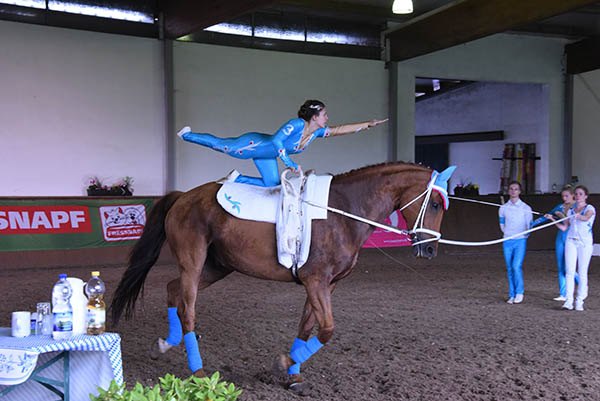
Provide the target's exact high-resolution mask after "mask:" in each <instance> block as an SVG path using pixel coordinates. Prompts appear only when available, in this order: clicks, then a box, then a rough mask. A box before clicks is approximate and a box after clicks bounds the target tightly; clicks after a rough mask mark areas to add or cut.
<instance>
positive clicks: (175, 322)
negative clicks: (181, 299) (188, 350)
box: [165, 308, 183, 345]
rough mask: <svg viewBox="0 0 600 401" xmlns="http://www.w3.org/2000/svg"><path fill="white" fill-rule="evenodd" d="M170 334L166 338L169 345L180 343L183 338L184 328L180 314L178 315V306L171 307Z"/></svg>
mask: <svg viewBox="0 0 600 401" xmlns="http://www.w3.org/2000/svg"><path fill="white" fill-rule="evenodd" d="M168 312H169V336H168V337H167V338H166V339H165V341H166V342H167V344H169V345H179V343H181V339H182V338H183V329H182V328H181V322H180V321H179V316H177V308H169V310H168Z"/></svg>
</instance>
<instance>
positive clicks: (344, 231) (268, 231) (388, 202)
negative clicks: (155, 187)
mask: <svg viewBox="0 0 600 401" xmlns="http://www.w3.org/2000/svg"><path fill="white" fill-rule="evenodd" d="M452 169H453V168H452ZM432 173H433V172H432V170H431V169H428V168H425V167H423V166H421V165H416V164H410V163H400V162H396V163H387V164H380V165H375V166H369V167H364V168H361V169H358V170H353V171H350V172H348V173H345V174H341V175H336V176H334V177H333V179H332V181H331V188H330V194H329V206H331V207H334V208H337V209H341V210H344V211H346V212H349V213H352V214H355V215H359V216H361V217H364V218H367V219H370V220H374V221H377V222H383V221H384V220H385V219H386V218H387V217H388V216H389V215H390V214H391V213H392V212H393V211H394V210H397V209H399V208H400V207H401V206H403V205H406V204H408V203H409V202H410V201H411V200H414V199H415V198H418V197H419V195H421V194H423V192H424V191H426V190H427V188H428V184H429V183H430V181H431V180H432ZM449 174H451V172H450V173H449ZM446 180H447V178H446ZM443 185H444V187H445V186H446V183H445V182H444V183H443ZM219 188H220V185H219V184H217V183H215V182H210V183H207V184H204V185H202V186H200V187H197V188H194V189H192V190H190V191H188V192H185V193H183V192H171V193H169V194H167V195H165V196H164V197H163V198H161V199H160V200H159V201H158V202H157V203H156V204H155V205H154V207H153V208H152V211H151V212H150V215H149V218H148V221H147V223H146V226H145V228H144V231H143V234H142V236H141V238H140V239H139V240H138V241H137V243H136V244H135V246H134V248H133V250H132V252H131V255H130V260H129V266H128V268H127V270H126V271H125V273H124V274H123V277H122V278H121V281H120V283H119V285H118V288H117V290H116V292H115V294H114V297H113V300H112V304H111V316H112V323H113V324H114V325H116V324H117V323H118V321H119V318H120V317H121V314H122V313H123V311H126V317H127V318H129V317H131V315H132V314H133V311H134V307H135V302H136V299H137V297H138V295H139V293H140V290H141V289H142V287H143V284H144V280H145V279H146V275H147V274H148V272H149V271H150V268H151V267H152V266H153V265H154V263H155V262H156V260H157V258H158V255H159V253H160V250H161V247H162V245H163V243H164V241H165V240H166V241H167V242H168V243H169V246H170V248H171V252H172V254H173V256H174V257H175V259H176V262H177V266H178V268H179V278H176V279H174V280H172V281H171V282H169V283H168V284H167V292H168V296H167V297H168V306H169V337H167V339H166V341H165V340H162V339H159V340H158V342H157V344H156V345H155V347H156V348H157V349H158V350H159V351H160V352H166V350H167V349H168V348H169V347H171V346H175V345H178V344H179V343H180V342H181V340H182V337H183V339H184V340H185V345H186V349H187V351H188V364H189V367H190V369H191V370H192V372H193V373H194V374H195V375H196V376H203V375H204V370H203V367H202V359H201V358H200V354H199V352H198V343H197V339H196V335H195V334H194V328H195V327H194V322H195V316H196V310H195V302H196V296H197V294H198V291H199V290H201V289H204V288H206V287H208V286H210V285H211V284H213V283H215V282H216V281H218V280H221V279H222V278H224V277H225V276H227V275H228V274H229V273H231V272H233V271H238V272H241V273H244V274H247V275H249V276H252V277H257V278H260V279H265V280H276V281H282V282H293V281H294V279H293V278H292V275H291V273H290V271H289V270H288V269H285V268H284V267H283V266H281V265H280V264H279V263H278V259H277V246H276V242H275V241H276V234H275V225H274V224H271V223H264V222H256V221H249V220H241V219H238V218H236V217H234V216H232V215H230V214H229V213H227V212H226V211H225V210H223V209H222V208H221V206H219V204H218V203H217V201H216V193H217V191H218V189H219ZM444 189H445V188H444ZM424 199H428V204H427V205H425V206H424V213H425V214H424V220H423V227H424V228H427V229H431V230H434V231H438V232H439V228H440V225H441V222H442V215H443V214H444V205H445V204H444V203H443V201H444V199H443V197H442V196H441V195H440V193H438V192H431V195H430V196H424V197H422V198H420V199H419V200H418V201H417V202H414V203H413V204H412V205H410V206H409V207H408V208H406V209H405V210H404V211H403V215H404V218H405V220H406V221H407V223H408V225H409V227H412V224H414V222H415V220H416V219H417V215H418V214H419V211H420V209H421V206H422V203H423V202H424ZM312 225H313V228H312V241H311V246H310V256H309V258H308V260H307V262H306V263H305V264H304V266H302V268H301V269H299V270H298V278H299V280H300V281H301V282H302V284H303V285H304V288H305V289H306V294H307V298H306V302H305V304H304V312H303V314H302V317H301V319H300V325H299V330H298V336H297V338H296V340H295V341H294V345H293V346H292V352H291V353H290V355H281V356H280V357H279V358H278V360H277V362H276V366H277V367H278V368H279V369H280V370H282V371H286V372H287V373H288V374H289V375H290V376H289V379H290V382H291V384H290V386H291V387H298V388H300V387H303V385H300V384H301V383H302V382H303V381H302V377H301V376H300V363H301V362H304V361H305V360H306V359H308V357H310V355H312V354H313V353H314V352H316V350H317V349H318V348H320V347H321V346H322V345H323V344H325V343H327V342H328V341H329V340H330V339H331V337H332V335H333V331H334V322H333V313H332V307H331V293H332V292H333V290H334V288H335V286H336V284H337V282H338V281H339V280H341V279H343V278H344V277H346V276H347V275H349V274H350V273H351V272H352V269H353V267H354V266H355V265H356V262H357V259H358V253H359V251H360V249H361V246H362V245H363V243H364V242H365V241H366V240H367V238H369V236H370V235H371V234H372V233H373V231H374V228H373V227H372V226H370V225H369V224H365V223H362V222H358V221H355V220H352V219H349V218H347V217H345V216H341V215H339V214H333V213H329V214H328V218H327V219H325V220H314V221H313V222H312ZM413 242H414V239H413ZM415 248H416V252H415V254H416V255H417V256H423V257H427V258H431V257H433V256H435V254H436V253H437V242H435V241H432V242H428V243H424V244H418V245H416V246H415ZM171 312H173V313H172V314H171ZM315 323H318V327H319V328H318V333H317V335H316V336H315V337H313V338H311V339H310V340H309V336H310V334H311V331H312V329H313V327H314V326H315ZM183 333H186V335H185V336H183ZM155 352H156V351H155Z"/></svg>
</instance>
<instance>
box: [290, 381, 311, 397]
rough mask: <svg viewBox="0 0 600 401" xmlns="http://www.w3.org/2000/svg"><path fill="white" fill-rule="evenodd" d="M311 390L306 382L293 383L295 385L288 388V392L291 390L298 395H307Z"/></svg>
mask: <svg viewBox="0 0 600 401" xmlns="http://www.w3.org/2000/svg"><path fill="white" fill-rule="evenodd" d="M309 389H310V386H309V385H308V383H306V382H304V381H299V382H293V383H290V385H289V386H288V390H290V391H292V392H293V393H296V394H298V395H306V394H307V393H308V390H309Z"/></svg>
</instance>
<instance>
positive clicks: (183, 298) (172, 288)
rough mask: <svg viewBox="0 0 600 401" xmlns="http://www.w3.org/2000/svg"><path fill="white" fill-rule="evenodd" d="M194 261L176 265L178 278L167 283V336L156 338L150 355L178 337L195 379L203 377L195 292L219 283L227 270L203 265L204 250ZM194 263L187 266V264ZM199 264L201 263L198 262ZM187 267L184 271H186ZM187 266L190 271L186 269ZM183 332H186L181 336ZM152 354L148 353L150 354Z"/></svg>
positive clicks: (161, 349) (162, 351)
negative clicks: (196, 323)
mask: <svg viewBox="0 0 600 401" xmlns="http://www.w3.org/2000/svg"><path fill="white" fill-rule="evenodd" d="M195 256H196V257H194V258H188V260H187V261H186V262H184V261H180V262H179V271H180V277H179V278H178V279H175V280H172V281H171V282H169V283H168V284H167V304H168V312H169V336H168V337H167V338H166V340H162V339H161V338H159V339H158V340H157V342H156V345H155V346H154V347H153V353H154V354H155V355H158V354H159V353H164V352H166V351H167V350H168V349H170V348H171V347H173V346H175V345H178V344H179V343H180V342H181V340H182V338H183V340H184V342H185V346H186V350H187V354H188V366H189V367H190V370H191V371H192V372H193V373H194V375H196V376H200V377H203V376H205V374H204V370H203V368H202V358H201V357H200V352H199V350H198V340H197V338H196V334H195V332H194V326H195V302H196V296H197V293H198V291H199V290H202V289H204V288H206V287H208V286H210V285H211V284H213V283H215V282H216V281H219V280H221V279H222V278H224V277H225V276H227V275H228V274H229V273H231V272H232V270H230V269H226V268H222V267H214V266H212V265H211V264H206V265H204V261H205V259H206V250H199V251H198V253H197V254H196V255H195ZM192 261H193V262H197V263H191V262H192ZM200 261H202V263H200ZM186 266H187V268H186ZM190 266H191V268H190ZM183 333H186V334H185V335H183ZM151 355H152V354H151Z"/></svg>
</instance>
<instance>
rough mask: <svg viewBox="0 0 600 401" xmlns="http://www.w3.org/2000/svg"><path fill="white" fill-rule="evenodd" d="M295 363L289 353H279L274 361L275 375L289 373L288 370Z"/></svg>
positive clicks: (273, 370) (273, 369)
mask: <svg viewBox="0 0 600 401" xmlns="http://www.w3.org/2000/svg"><path fill="white" fill-rule="evenodd" d="M293 364H294V361H293V360H292V358H290V357H289V356H287V355H283V354H281V355H279V356H278V357H277V358H276V359H275V361H274V362H273V367H272V369H271V370H272V372H273V375H274V376H279V375H287V370H288V368H289V367H290V366H292V365H293Z"/></svg>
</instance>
